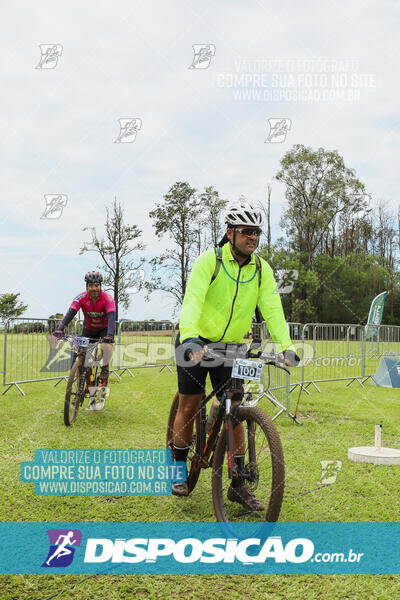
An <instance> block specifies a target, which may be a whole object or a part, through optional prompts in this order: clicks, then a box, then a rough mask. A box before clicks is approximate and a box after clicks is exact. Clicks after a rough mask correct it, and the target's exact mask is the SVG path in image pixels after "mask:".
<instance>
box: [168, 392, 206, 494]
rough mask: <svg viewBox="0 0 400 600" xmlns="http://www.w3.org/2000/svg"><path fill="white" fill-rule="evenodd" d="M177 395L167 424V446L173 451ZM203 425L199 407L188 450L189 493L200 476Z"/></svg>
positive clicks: (203, 434)
mask: <svg viewBox="0 0 400 600" xmlns="http://www.w3.org/2000/svg"><path fill="white" fill-rule="evenodd" d="M178 404H179V395H178V393H176V394H175V397H174V399H173V402H172V406H171V410H170V411H169V418H168V425H167V448H170V449H171V450H172V453H173V445H174V444H173V435H174V423H175V417H176V413H177V412H178ZM204 436H205V433H204V427H203V422H202V419H201V409H199V410H198V411H197V413H196V417H195V420H194V428H193V435H192V441H191V443H190V450H189V453H188V477H187V484H188V488H189V493H190V492H191V491H192V490H193V489H194V487H195V485H196V483H197V481H198V479H199V476H200V464H199V460H200V456H201V453H202V451H203V446H204Z"/></svg>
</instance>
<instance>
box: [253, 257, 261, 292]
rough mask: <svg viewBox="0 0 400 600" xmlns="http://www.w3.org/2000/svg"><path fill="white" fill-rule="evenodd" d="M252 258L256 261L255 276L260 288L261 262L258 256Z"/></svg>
mask: <svg viewBox="0 0 400 600" xmlns="http://www.w3.org/2000/svg"><path fill="white" fill-rule="evenodd" d="M254 258H255V260H256V269H257V276H258V287H260V285H261V275H262V271H261V260H260V257H259V256H258V254H255V255H254Z"/></svg>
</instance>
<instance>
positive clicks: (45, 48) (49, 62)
mask: <svg viewBox="0 0 400 600" xmlns="http://www.w3.org/2000/svg"><path fill="white" fill-rule="evenodd" d="M39 48H40V53H41V57H40V61H39V64H38V65H37V66H36V67H35V69H55V68H56V66H57V63H58V59H59V57H60V56H61V55H62V51H63V47H62V46H61V44H39Z"/></svg>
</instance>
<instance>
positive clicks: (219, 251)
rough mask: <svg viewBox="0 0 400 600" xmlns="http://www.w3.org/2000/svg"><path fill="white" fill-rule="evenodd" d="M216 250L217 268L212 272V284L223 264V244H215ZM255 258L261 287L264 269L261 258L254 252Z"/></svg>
mask: <svg viewBox="0 0 400 600" xmlns="http://www.w3.org/2000/svg"><path fill="white" fill-rule="evenodd" d="M214 252H215V269H214V273H213V274H212V277H211V280H210V285H211V284H212V282H213V281H214V279H215V278H216V277H217V275H218V273H219V270H220V268H221V264H222V248H221V246H215V247H214ZM254 259H255V261H256V271H257V277H258V287H260V285H261V275H262V269H261V260H260V257H259V256H258V254H254Z"/></svg>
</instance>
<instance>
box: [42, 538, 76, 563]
mask: <svg viewBox="0 0 400 600" xmlns="http://www.w3.org/2000/svg"><path fill="white" fill-rule="evenodd" d="M47 535H48V536H49V540H50V548H49V553H48V555H47V558H46V560H45V561H44V563H43V564H42V567H68V565H70V564H71V563H72V560H73V558H74V552H75V548H72V546H80V545H81V541H82V532H81V531H80V530H79V529H48V530H47Z"/></svg>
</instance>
